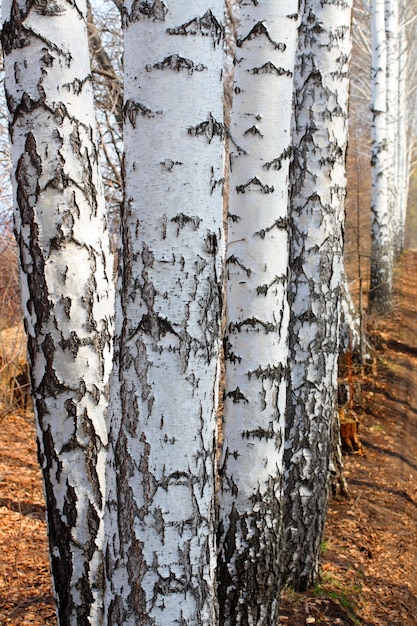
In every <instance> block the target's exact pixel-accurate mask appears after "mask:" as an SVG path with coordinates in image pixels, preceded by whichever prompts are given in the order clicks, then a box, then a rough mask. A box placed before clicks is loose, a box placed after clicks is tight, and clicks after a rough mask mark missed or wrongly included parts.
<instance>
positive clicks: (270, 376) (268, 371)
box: [248, 363, 286, 384]
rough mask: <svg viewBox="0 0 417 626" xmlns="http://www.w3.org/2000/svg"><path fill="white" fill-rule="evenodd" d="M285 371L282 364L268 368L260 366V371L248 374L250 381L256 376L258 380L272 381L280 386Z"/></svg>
mask: <svg viewBox="0 0 417 626" xmlns="http://www.w3.org/2000/svg"><path fill="white" fill-rule="evenodd" d="M285 371H286V370H285V367H284V366H283V365H282V364H281V363H279V364H278V365H268V367H261V366H259V367H258V369H256V370H253V371H252V372H248V378H249V380H250V379H251V378H252V376H255V377H256V378H257V379H261V380H271V381H275V382H276V383H278V384H280V383H281V381H282V377H283V376H284V374H285Z"/></svg>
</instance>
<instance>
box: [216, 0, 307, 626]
mask: <svg viewBox="0 0 417 626" xmlns="http://www.w3.org/2000/svg"><path fill="white" fill-rule="evenodd" d="M279 4H280V3H274V2H267V3H261V4H259V5H258V3H253V4H251V3H242V4H241V8H240V21H239V26H238V35H237V37H238V38H237V49H236V59H235V82H234V101H233V109H232V119H231V128H230V137H231V141H230V144H231V145H230V177H229V186H230V203H229V223H228V247H227V255H226V257H227V260H226V333H225V339H224V354H225V402H224V425H223V434H224V441H223V451H222V456H221V462H220V492H219V528H218V537H219V539H218V541H219V556H218V595H219V617H220V624H224V625H226V624H227V625H228V626H232V625H235V624H236V625H237V624H241V625H248V626H249V625H255V624H256V625H261V624H263V625H265V626H266V625H267V624H268V625H271V626H272V625H274V626H275V624H276V623H277V621H278V607H279V594H280V585H281V563H280V535H281V523H282V489H281V487H282V454H283V437H284V419H285V391H286V377H287V353H288V346H287V337H288V334H287V328H288V305H287V275H288V252H287V245H288V242H287V236H288V235H287V226H288V223H287V205H288V193H287V192H288V170H289V161H290V156H291V150H290V148H289V139H290V131H291V109H292V88H293V84H292V78H293V69H294V57H295V48H296V27H297V23H296V21H295V20H293V19H291V17H289V16H288V13H291V10H292V11H296V9H297V2H292V3H291V2H290V5H288V4H287V5H286V6H285V8H284V7H283V6H279ZM291 7H292V9H291ZM237 146H238V147H237Z"/></svg>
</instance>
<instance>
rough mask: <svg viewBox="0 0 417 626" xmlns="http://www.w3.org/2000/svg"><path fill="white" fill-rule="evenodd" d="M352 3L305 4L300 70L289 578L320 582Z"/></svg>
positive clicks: (300, 585)
mask: <svg viewBox="0 0 417 626" xmlns="http://www.w3.org/2000/svg"><path fill="white" fill-rule="evenodd" d="M350 21H351V3H350V2H349V1H346V2H343V3H341V2H339V1H338V0H333V1H329V2H326V3H323V2H320V1H319V0H306V2H304V4H303V6H302V10H301V24H300V28H299V37H298V50H297V57H296V63H295V74H294V83H295V90H294V91H295V102H294V119H293V158H292V163H291V168H290V182H291V194H290V201H289V207H290V209H289V210H290V213H289V225H290V270H291V274H290V276H291V279H290V282H289V306H290V333H289V349H290V352H289V359H290V372H289V384H288V395H287V426H286V442H285V452H284V464H285V474H284V489H285V505H284V548H283V550H284V579H285V580H286V581H287V582H289V583H290V584H292V585H293V586H294V587H295V588H296V589H300V590H303V589H306V588H307V587H309V586H310V585H311V584H312V582H313V581H314V579H315V578H316V576H317V570H318V555H319V548H320V543H321V538H322V532H323V526H324V520H325V511H326V505H327V497H328V480H329V460H330V453H331V445H330V441H331V431H332V423H333V420H334V417H335V395H336V383H337V356H338V331H339V304H340V298H339V296H340V283H341V279H342V276H343V269H342V252H343V245H342V233H343V217H344V199H345V187H346V180H345V151H346V144H347V115H348V90H349V83H348V63H349V57H350Z"/></svg>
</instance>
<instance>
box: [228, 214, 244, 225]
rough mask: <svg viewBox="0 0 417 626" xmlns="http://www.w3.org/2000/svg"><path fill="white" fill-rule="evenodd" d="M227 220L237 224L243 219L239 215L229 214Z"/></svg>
mask: <svg viewBox="0 0 417 626" xmlns="http://www.w3.org/2000/svg"><path fill="white" fill-rule="evenodd" d="M227 219H228V220H230V221H231V222H232V223H233V224H237V223H238V222H240V220H241V219H242V218H241V217H240V216H239V215H235V214H234V213H228V214H227Z"/></svg>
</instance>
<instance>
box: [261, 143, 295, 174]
mask: <svg viewBox="0 0 417 626" xmlns="http://www.w3.org/2000/svg"><path fill="white" fill-rule="evenodd" d="M292 154H293V149H292V146H288V148H285V150H283V151H282V152H281V154H280V155H279V156H278V157H277V158H276V159H272V161H268V162H267V163H265V164H264V165H263V167H264V168H265V169H266V170H267V171H269V170H270V169H271V168H272V169H273V170H277V171H279V170H280V169H282V163H283V161H286V160H288V159H290V158H291V157H292Z"/></svg>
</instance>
